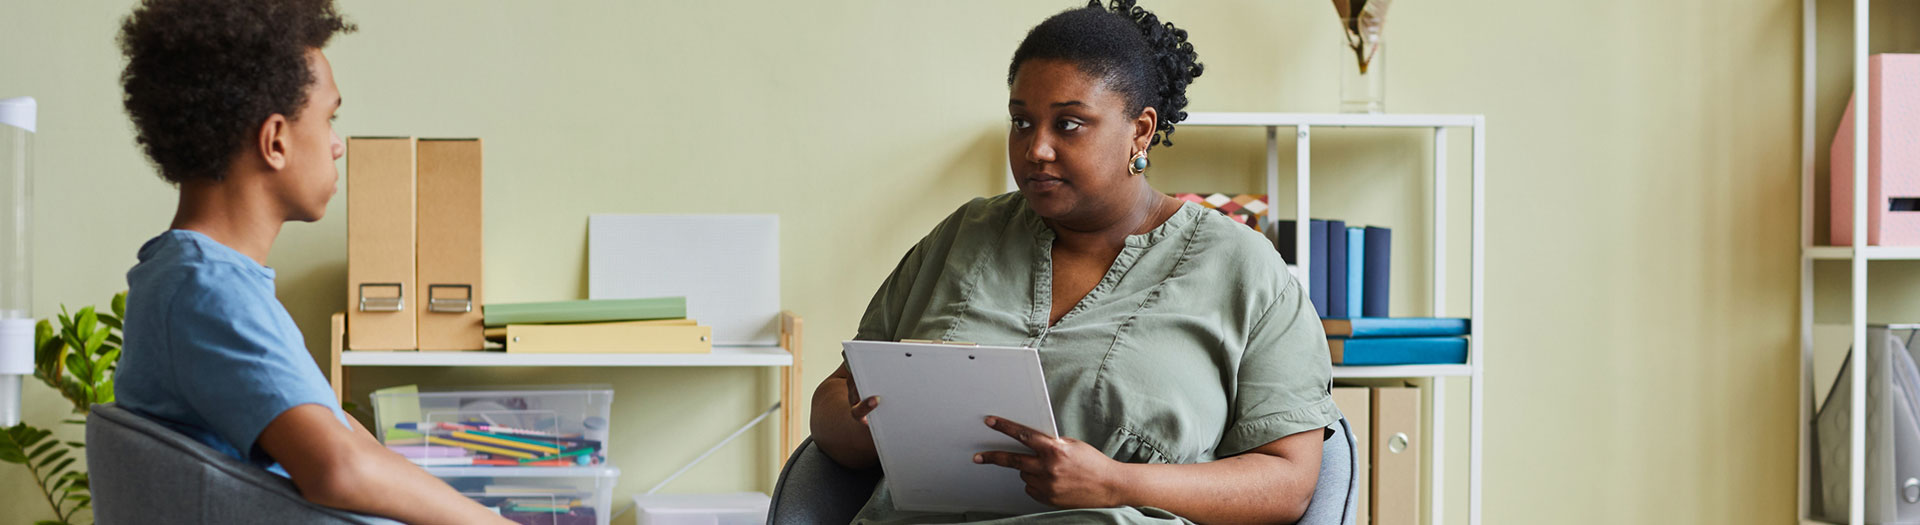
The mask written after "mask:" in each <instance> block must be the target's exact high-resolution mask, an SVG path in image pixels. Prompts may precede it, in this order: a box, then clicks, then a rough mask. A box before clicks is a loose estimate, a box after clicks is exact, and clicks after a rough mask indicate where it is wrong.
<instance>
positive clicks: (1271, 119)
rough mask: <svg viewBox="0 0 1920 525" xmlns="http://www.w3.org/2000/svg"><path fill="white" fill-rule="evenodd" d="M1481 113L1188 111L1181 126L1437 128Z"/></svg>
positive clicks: (1471, 119)
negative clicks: (1400, 113) (1398, 113)
mask: <svg viewBox="0 0 1920 525" xmlns="http://www.w3.org/2000/svg"><path fill="white" fill-rule="evenodd" d="M1481 119H1482V117H1481V116H1480V115H1396V114H1391V113H1372V114H1370V113H1207V112H1194V113H1188V114H1187V119H1186V120H1182V121H1180V125H1182V126H1258V127H1266V126H1298V125H1302V124H1304V125H1308V126H1330V127H1349V128H1438V127H1448V126H1461V127H1465V126H1472V125H1474V124H1477V123H1479V122H1480V121H1481Z"/></svg>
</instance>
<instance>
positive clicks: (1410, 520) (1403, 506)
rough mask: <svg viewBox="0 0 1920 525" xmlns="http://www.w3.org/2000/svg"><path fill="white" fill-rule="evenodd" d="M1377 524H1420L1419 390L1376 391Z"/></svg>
mask: <svg viewBox="0 0 1920 525" xmlns="http://www.w3.org/2000/svg"><path fill="white" fill-rule="evenodd" d="M1372 415H1373V425H1371V428H1368V429H1367V430H1369V431H1371V432H1372V433H1373V436H1372V439H1373V446H1372V447H1371V448H1372V450H1371V451H1370V452H1372V453H1373V462H1372V463H1373V473H1372V474H1373V487H1372V488H1373V490H1372V491H1371V493H1372V496H1373V509H1372V512H1370V513H1369V514H1371V515H1372V517H1373V523H1374V525H1416V524H1418V523H1419V522H1420V448H1421V447H1423V446H1426V445H1425V444H1424V443H1422V442H1421V436H1420V389H1418V388H1411V387H1395V388H1387V387H1382V388H1375V389H1373V414H1372Z"/></svg>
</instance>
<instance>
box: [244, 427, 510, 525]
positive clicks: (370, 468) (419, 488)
mask: <svg viewBox="0 0 1920 525" xmlns="http://www.w3.org/2000/svg"><path fill="white" fill-rule="evenodd" d="M258 445H259V446H260V448H261V450H264V451H266V453H267V455H269V456H272V457H273V459H274V461H278V462H279V463H280V466H281V467H283V468H285V469H286V470H287V475H288V476H289V477H291V478H293V484H294V485H295V486H297V487H299V488H300V494H301V495H303V496H305V497H306V498H307V500H308V501H312V502H314V503H318V504H321V505H325V506H328V507H334V508H338V509H343V510H349V511H354V512H360V513H365V514H373V515H377V516H385V517H388V518H393V519H396V520H400V521H403V522H407V523H419V524H435V523H449V524H458V523H511V522H509V521H507V520H506V519H505V518H501V517H500V515H499V514H496V513H494V512H493V511H490V510H487V508H486V507H482V506H480V504H478V503H474V502H473V500H470V499H467V498H466V497H464V496H461V495H460V494H459V493H457V492H454V491H453V488H452V487H449V486H447V484H446V483H445V482H443V481H440V479H439V478H435V477H433V476H432V475H429V474H427V472H426V471H424V470H421V469H420V467H418V466H415V465H414V464H413V463H410V462H408V461H407V460H406V459H404V458H401V457H400V455H399V454H395V453H393V452H392V451H390V450H387V448H386V447H383V446H380V444H379V443H377V442H375V441H373V440H372V439H370V438H368V437H366V430H364V429H361V430H354V429H350V428H347V427H346V426H344V425H341V424H340V420H339V419H338V418H336V417H335V416H334V413H333V411H332V410H331V409H328V408H327V407H325V406H322V405H318V404H305V405H300V406H296V407H293V408H291V409H288V410H287V411H285V412H282V413H280V415H279V416H278V417H275V418H274V419H273V422H271V423H268V424H267V428H266V429H265V430H262V431H261V432H260V438H259V440H258Z"/></svg>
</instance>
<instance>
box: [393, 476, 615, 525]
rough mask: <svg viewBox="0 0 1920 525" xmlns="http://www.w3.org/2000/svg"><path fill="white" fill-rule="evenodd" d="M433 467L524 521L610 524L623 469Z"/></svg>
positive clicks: (531, 524)
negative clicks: (616, 490) (615, 491)
mask: <svg viewBox="0 0 1920 525" xmlns="http://www.w3.org/2000/svg"><path fill="white" fill-rule="evenodd" d="M426 470H427V472H428V473H431V474H433V475H434V476H437V477H439V478H440V479H441V480H442V481H445V482H447V484H448V485H452V486H453V489H454V490H455V491H458V492H460V494H461V495H464V496H466V497H468V498H472V499H473V501H475V502H477V503H479V504H481V505H484V506H486V507H488V508H492V509H496V510H498V511H499V512H500V515H501V516H504V517H506V518H507V519H508V520H512V521H513V522H515V523H520V524H522V525H607V522H608V521H609V520H611V519H612V518H613V486H614V484H615V483H618V482H619V481H620V469H618V468H615V467H612V466H608V465H600V466H593V467H519V468H506V467H430V468H427V469H426Z"/></svg>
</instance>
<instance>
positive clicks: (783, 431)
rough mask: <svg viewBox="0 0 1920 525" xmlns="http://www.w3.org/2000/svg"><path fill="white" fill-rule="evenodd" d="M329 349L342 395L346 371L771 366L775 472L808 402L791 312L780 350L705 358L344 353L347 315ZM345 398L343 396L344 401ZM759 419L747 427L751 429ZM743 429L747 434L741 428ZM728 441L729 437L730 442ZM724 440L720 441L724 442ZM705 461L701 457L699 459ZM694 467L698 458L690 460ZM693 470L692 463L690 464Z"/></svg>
mask: <svg viewBox="0 0 1920 525" xmlns="http://www.w3.org/2000/svg"><path fill="white" fill-rule="evenodd" d="M332 324H333V326H332V334H331V344H330V346H331V348H330V349H329V353H330V354H331V355H332V363H333V364H332V367H331V368H330V369H329V376H328V378H329V380H330V381H332V383H333V388H334V395H336V396H339V395H341V394H344V393H345V392H346V390H347V389H346V384H347V377H348V375H349V374H348V373H347V370H346V369H347V368H360V367H548V368H552V367H581V368H604V367H624V368H633V367H668V368H676V367H677V368H684V367H771V368H779V369H781V374H780V400H779V405H778V407H779V411H780V418H779V420H778V422H779V424H780V454H779V455H778V459H776V460H775V467H776V468H775V470H776V471H777V470H778V467H779V465H780V464H782V463H784V462H785V461H786V459H787V455H788V454H789V453H791V452H792V451H793V450H794V448H795V447H796V446H797V445H798V444H799V441H798V439H797V433H798V430H799V428H800V426H799V425H801V424H803V423H804V422H800V421H795V419H794V414H795V413H796V412H798V410H795V409H794V408H793V407H796V406H799V405H798V404H804V403H806V400H807V399H809V397H807V396H806V395H805V393H803V392H802V390H803V385H801V383H800V379H801V362H800V360H799V359H798V358H797V356H799V355H800V343H801V341H802V329H803V328H804V327H805V323H804V322H803V321H802V319H801V318H800V316H799V315H796V314H794V313H793V312H782V313H781V314H780V336H779V346H714V347H713V351H712V352H711V353H705V354H527V353H508V352H502V351H468V352H421V351H397V352H386V351H379V352H374V351H351V350H346V349H345V345H346V343H345V341H346V314H344V313H336V314H333V319H332ZM343 399H344V398H343ZM759 421H761V420H760V419H756V420H754V423H749V424H748V426H749V427H751V426H752V425H753V424H757V423H758V422H759ZM741 430H743V431H744V430H745V429H744V428H743V429H741ZM728 439H729V440H731V439H732V438H728ZM724 443H725V441H723V442H722V444H724ZM702 459H704V457H702ZM694 461H695V462H696V463H697V462H699V461H700V460H699V459H696V460H694ZM689 466H691V465H689Z"/></svg>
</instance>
